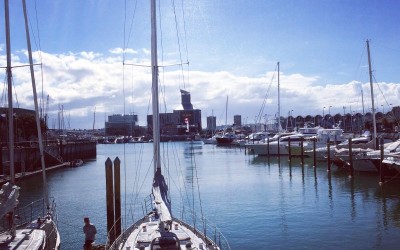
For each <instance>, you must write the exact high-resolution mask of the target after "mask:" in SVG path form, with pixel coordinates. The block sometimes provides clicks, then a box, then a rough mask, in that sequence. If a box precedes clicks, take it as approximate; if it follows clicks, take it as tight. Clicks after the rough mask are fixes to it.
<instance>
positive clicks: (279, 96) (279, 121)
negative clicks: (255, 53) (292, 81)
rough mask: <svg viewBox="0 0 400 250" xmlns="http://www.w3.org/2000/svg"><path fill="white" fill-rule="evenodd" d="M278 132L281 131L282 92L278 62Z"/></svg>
mask: <svg viewBox="0 0 400 250" xmlns="http://www.w3.org/2000/svg"><path fill="white" fill-rule="evenodd" d="M277 65H278V131H280V129H281V90H280V83H279V62H278V64H277Z"/></svg>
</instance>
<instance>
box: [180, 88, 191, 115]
mask: <svg viewBox="0 0 400 250" xmlns="http://www.w3.org/2000/svg"><path fill="white" fill-rule="evenodd" d="M181 103H182V107H183V110H193V105H192V103H191V102H190V93H189V92H188V91H186V90H183V89H181Z"/></svg>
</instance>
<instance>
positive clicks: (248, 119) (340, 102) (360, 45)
mask: <svg viewBox="0 0 400 250" xmlns="http://www.w3.org/2000/svg"><path fill="white" fill-rule="evenodd" d="M27 2H28V3H27V10H28V16H29V24H30V36H31V43H32V49H33V57H34V61H35V63H41V65H42V66H41V67H40V66H35V71H36V73H35V75H36V84H37V90H38V93H39V96H40V97H42V96H43V101H41V103H43V106H44V107H45V111H46V113H47V114H48V116H49V124H48V126H49V127H50V128H58V120H57V119H58V118H57V117H58V113H59V112H60V110H61V109H62V110H63V116H64V125H65V127H66V128H70V129H92V128H93V127H94V128H96V129H98V128H103V127H104V122H105V120H106V119H107V118H106V117H107V116H109V115H112V114H123V113H125V114H131V113H135V114H137V115H138V118H139V124H140V125H143V126H144V125H146V116H147V115H148V114H151V108H150V107H149V104H150V100H151V99H150V98H151V97H150V91H151V89H150V88H151V72H150V70H149V67H148V66H149V65H150V17H149V13H150V10H149V1H147V0H137V1H132V0H130V1H125V0H112V1H111V0H102V1H96V0H85V1H80V0H68V1H61V0H40V1H38V0H36V1H33V0H31V1H27ZM399 9H400V2H399V1H396V0H386V1H379V0H352V1H346V0H330V1H328V0H188V1H183V2H182V0H162V1H161V5H160V6H159V8H158V10H159V13H161V14H159V15H158V58H159V65H161V66H162V67H160V92H161V93H160V96H161V101H160V103H161V107H160V110H161V112H172V111H173V109H176V108H178V107H180V91H179V90H180V89H185V90H187V91H190V92H191V99H192V103H193V105H194V107H195V108H197V109H201V110H202V118H203V127H205V126H206V122H205V119H206V117H207V116H211V115H214V116H216V117H217V125H224V124H232V123H233V116H234V115H241V116H242V123H254V122H255V121H256V120H257V121H260V120H259V119H261V120H262V121H264V120H265V119H273V118H274V117H275V116H276V114H277V113H278V80H277V75H278V74H277V62H279V65H280V68H279V76H280V77H279V86H280V92H279V93H280V113H281V115H282V116H287V115H288V114H289V112H290V113H291V114H292V115H293V116H298V115H302V116H305V115H309V114H310V115H316V114H322V113H325V114H327V113H329V112H330V113H331V114H332V115H333V114H337V113H341V114H343V112H346V113H355V112H362V111H363V109H364V111H368V110H369V111H370V110H371V107H372V105H371V89H370V83H369V71H368V57H367V50H366V40H367V39H368V40H369V41H370V51H371V61H372V69H373V82H374V84H373V86H374V87H373V91H374V101H375V109H376V111H380V112H385V113H386V112H388V111H389V110H390V109H391V108H392V107H394V106H400V102H399V100H400V98H399V97H400V85H399V83H400V78H399V75H398V72H400V63H399V61H400V47H399V46H400V45H399V43H398V40H399V38H400V35H399V34H400V26H399V25H398V24H399V23H400V15H398V10H399ZM0 13H1V14H2V15H1V16H2V17H1V18H0V29H1V32H0V34H1V35H0V65H1V67H3V68H2V71H0V75H1V77H2V79H3V83H2V85H1V88H0V93H1V96H0V105H1V106H2V107H5V106H7V87H6V77H5V69H4V67H5V66H6V46H5V43H6V41H5V40H6V39H5V31H4V30H5V29H4V27H5V24H4V14H3V13H4V4H1V5H0ZM10 25H11V52H12V64H13V66H18V65H26V64H27V63H28V58H27V45H26V37H25V31H24V19H23V13H22V6H21V3H20V1H10ZM123 52H125V53H123ZM123 62H124V63H123ZM187 62H188V64H187ZM133 65H134V66H133ZM138 65H139V66H138ZM13 92H14V93H13V101H14V103H15V104H14V107H21V108H30V109H33V108H34V106H33V100H32V85H31V80H30V75H29V69H28V68H27V67H18V68H14V69H13ZM47 96H48V98H47ZM47 99H48V101H47ZM227 100H228V101H227ZM47 107H48V108H47ZM263 107H264V108H263ZM324 107H325V108H324ZM226 110H228V112H227V114H226ZM259 114H261V115H259ZM257 116H258V117H260V118H257ZM226 117H227V118H226Z"/></svg>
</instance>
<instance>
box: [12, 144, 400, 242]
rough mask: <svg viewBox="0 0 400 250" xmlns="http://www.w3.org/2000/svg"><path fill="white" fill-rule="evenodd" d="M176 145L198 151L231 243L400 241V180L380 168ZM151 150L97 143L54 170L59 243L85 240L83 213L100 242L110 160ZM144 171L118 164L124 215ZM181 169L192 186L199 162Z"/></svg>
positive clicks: (204, 189)
mask: <svg viewBox="0 0 400 250" xmlns="http://www.w3.org/2000/svg"><path fill="white" fill-rule="evenodd" d="M169 144H170V147H173V148H175V149H176V152H177V157H178V158H179V160H180V161H182V162H184V161H187V160H188V159H190V158H191V157H192V156H194V158H195V160H196V163H197V164H196V165H197V171H198V172H197V173H198V180H199V183H200V187H201V188H200V191H201V197H202V201H203V204H204V205H203V209H204V213H205V214H207V219H209V220H210V221H212V222H213V223H215V224H216V225H217V226H218V228H219V229H220V230H221V231H222V232H223V233H224V235H225V237H226V238H227V240H228V241H229V244H230V247H231V249H249V246H251V247H250V248H252V249H271V248H272V249H289V248H291V249H310V248H313V249H315V248H321V247H324V248H326V249H339V248H348V247H351V248H352V249H396V248H397V244H398V235H399V233H400V227H399V225H400V220H399V218H400V202H399V197H400V193H399V192H398V189H399V187H400V182H399V180H386V182H385V184H384V185H383V186H382V187H381V186H379V184H378V181H379V180H378V178H379V177H378V176H377V175H376V174H365V173H355V176H354V178H349V175H348V172H347V171H344V170H342V169H338V168H337V167H335V166H332V169H331V171H330V172H327V166H326V163H320V164H318V166H317V168H314V167H313V164H312V161H310V160H311V159H305V162H304V165H303V166H302V165H301V161H300V159H298V158H293V159H292V161H290V162H289V161H288V157H286V156H282V157H267V156H255V155H252V154H246V153H245V151H244V150H243V149H242V148H240V147H220V146H216V145H205V144H202V143H191V142H174V143H169ZM163 145H164V144H163ZM164 146H166V145H164ZM151 150H152V144H151V143H143V144H99V145H97V157H96V159H93V160H91V161H86V162H85V163H84V164H83V165H82V166H81V167H79V168H62V169H57V170H54V171H51V172H49V173H48V184H49V192H50V195H51V196H53V197H59V198H58V199H57V211H58V227H59V231H60V234H61V238H62V239H63V242H62V246H61V249H67V250H68V249H71V250H73V249H80V248H81V246H82V244H83V233H82V225H83V217H85V216H89V217H90V218H91V221H92V222H93V223H94V224H95V225H96V227H97V230H98V234H97V236H96V242H98V243H105V242H106V237H107V232H106V231H107V226H106V201H105V200H106V199H105V197H106V193H105V171H104V166H105V165H104V164H105V161H106V159H107V157H110V158H111V159H114V158H115V157H117V156H118V157H119V158H120V159H121V162H122V163H123V162H125V161H133V162H134V161H135V159H137V158H136V157H137V156H138V152H143V162H147V163H148V164H149V165H151V164H150V163H151V157H152V154H151ZM124 152H125V157H126V158H124ZM137 170H138V169H136V167H135V166H134V165H128V166H126V167H125V168H122V167H121V193H122V195H121V197H122V204H123V208H122V212H123V214H124V213H126V212H124V211H126V210H125V209H126V207H125V206H124V204H125V202H127V201H129V200H131V197H130V196H129V195H128V192H129V193H130V192H131V191H132V190H128V191H125V190H124V188H123V187H125V182H131V181H132V178H133V177H132V176H135V171H137ZM141 171H143V173H142V174H145V172H146V171H147V170H146V169H142V170H141ZM183 171H184V175H185V182H187V183H189V184H190V183H191V182H192V176H191V173H192V170H191V169H183ZM150 179H151V177H149V180H148V181H151V180H150ZM39 180H40V177H38V176H35V177H32V178H29V179H25V180H24V181H23V182H21V183H20V186H21V189H22V190H23V191H24V192H21V197H20V202H21V204H26V203H29V202H31V201H33V200H35V199H37V198H38V197H40V194H41V189H42V186H41V184H40V181H39ZM171 188H172V189H174V186H171ZM238 190H240V192H238ZM137 191H138V190H137ZM148 192H149V190H148V188H144V189H143V190H140V191H139V194H140V196H141V197H144V196H146V195H147V194H148ZM176 199H177V198H176V197H173V198H172V202H173V203H174V202H177V201H176ZM124 207H125V208H124Z"/></svg>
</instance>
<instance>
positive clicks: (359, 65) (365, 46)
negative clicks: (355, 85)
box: [354, 45, 367, 79]
mask: <svg viewBox="0 0 400 250" xmlns="http://www.w3.org/2000/svg"><path fill="white" fill-rule="evenodd" d="M366 50H367V45H364V49H363V50H362V53H361V55H360V59H359V61H358V66H357V68H356V73H355V76H354V79H358V78H359V76H358V71H359V69H360V68H361V62H362V60H363V58H364V56H365V51H366Z"/></svg>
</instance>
